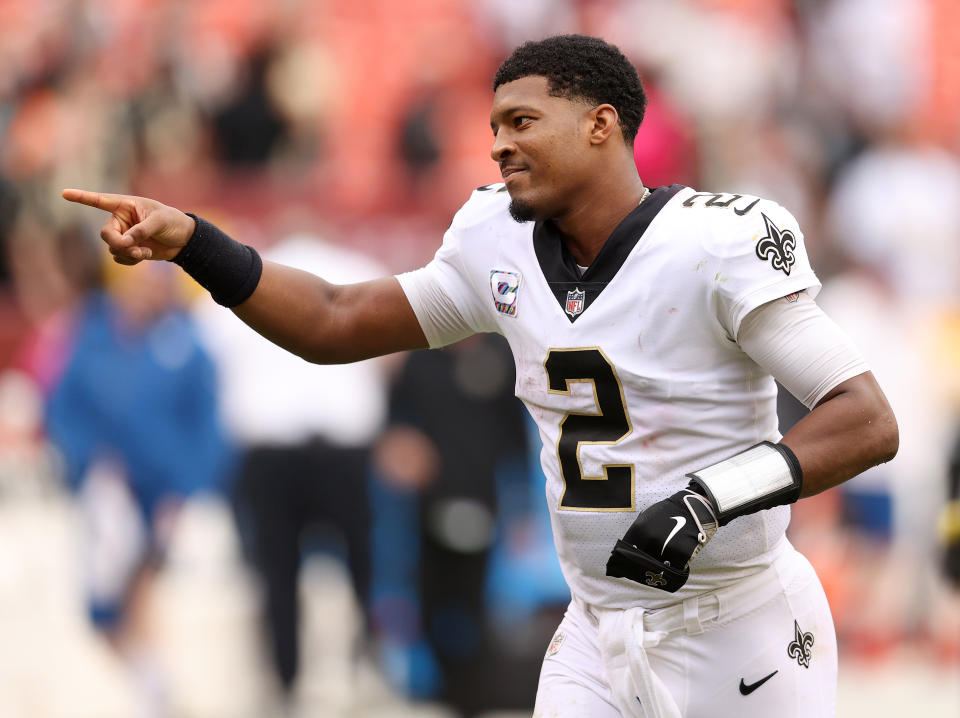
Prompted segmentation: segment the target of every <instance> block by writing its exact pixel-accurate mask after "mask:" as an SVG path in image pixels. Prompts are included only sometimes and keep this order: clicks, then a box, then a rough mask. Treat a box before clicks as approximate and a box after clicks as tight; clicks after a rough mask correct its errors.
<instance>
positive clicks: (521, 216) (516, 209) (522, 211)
mask: <svg viewBox="0 0 960 718" xmlns="http://www.w3.org/2000/svg"><path fill="white" fill-rule="evenodd" d="M536 214H537V213H536V210H535V209H534V208H533V207H532V206H531V205H530V204H528V203H527V202H524V201H523V200H522V199H511V200H510V216H511V217H513V220H514V221H515V222H519V223H520V224H523V223H524V222H532V221H533V220H534V219H536Z"/></svg>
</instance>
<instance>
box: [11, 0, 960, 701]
mask: <svg viewBox="0 0 960 718" xmlns="http://www.w3.org/2000/svg"><path fill="white" fill-rule="evenodd" d="M557 32H583V33H587V34H595V35H600V36H602V37H604V38H606V39H607V40H609V41H611V42H614V43H616V44H617V45H619V46H620V47H621V48H622V49H623V50H624V52H625V53H626V54H627V55H628V56H629V57H630V59H631V60H632V61H633V62H634V63H635V64H636V66H637V68H638V69H639V71H640V73H641V75H642V77H643V78H644V81H645V84H646V87H647V91H648V93H649V98H650V100H649V109H648V112H647V118H646V121H645V122H644V125H643V126H642V127H641V129H640V133H639V136H638V138H637V143H636V159H637V164H638V167H639V170H640V174H641V177H642V178H643V179H644V181H645V183H646V184H647V185H648V186H657V185H660V184H672V183H684V184H690V185H692V186H695V187H697V188H698V189H700V190H709V191H727V192H743V193H751V194H758V195H762V196H765V197H768V198H771V199H774V200H776V201H778V202H780V203H781V204H783V205H785V206H786V207H787V208H788V209H790V210H791V211H792V212H793V213H794V214H795V215H796V216H797V218H798V219H799V221H800V225H801V227H803V229H804V232H805V235H806V242H807V247H808V250H809V253H810V256H811V259H812V261H813V264H814V267H815V268H816V269H817V271H818V273H819V275H820V277H821V279H822V280H823V281H824V285H825V286H824V289H823V292H822V294H821V295H820V300H819V301H820V303H821V304H822V305H823V306H824V307H825V308H826V309H827V310H828V312H829V313H830V314H831V315H832V316H833V317H834V318H835V319H836V320H837V321H838V322H839V323H840V324H841V325H842V326H844V327H845V328H846V330H847V331H848V332H849V333H850V334H851V335H852V336H853V337H854V339H855V340H856V342H857V343H858V345H859V346H860V347H861V349H862V350H863V352H864V353H865V354H866V355H867V358H868V360H869V362H870V363H871V365H872V366H873V369H874V371H875V373H876V374H877V375H878V377H879V379H880V382H881V384H882V385H883V386H884V388H885V390H886V391H887V393H888V396H889V398H890V400H891V403H892V404H893V406H894V409H895V410H896V413H897V416H898V418H899V421H900V427H901V449H900V453H899V455H898V457H897V458H896V459H895V460H894V461H893V462H891V463H890V464H887V465H885V466H883V467H880V468H878V469H875V470H872V471H870V472H868V473H866V474H864V475H862V476H860V477H857V478H856V479H854V480H852V481H850V482H849V483H847V484H845V485H844V486H843V487H841V488H839V489H835V490H833V491H830V492H828V493H827V494H824V495H821V496H819V497H817V498H815V499H810V500H807V501H804V502H802V503H801V504H799V505H798V506H796V507H795V512H794V520H793V523H792V525H791V528H790V537H791V539H792V540H793V541H794V543H795V544H796V545H797V546H798V547H799V548H800V549H801V550H802V551H804V552H805V553H806V554H807V555H808V556H809V557H810V559H811V560H812V562H813V563H814V565H815V566H816V567H817V570H818V572H819V574H820V576H821V578H822V580H823V583H824V585H825V588H826V590H827V593H828V596H829V599H830V602H831V605H832V608H833V611H834V615H835V617H836V622H837V629H838V635H839V640H840V651H841V653H840V658H841V664H840V666H841V674H840V694H839V710H838V715H840V716H849V717H855V716H868V715H869V716H887V715H890V716H900V715H904V714H906V712H907V711H908V710H910V711H913V712H916V711H917V710H921V711H922V712H923V714H924V715H931V716H934V715H936V716H941V715H943V716H956V715H960V588H958V586H960V508H958V507H960V503H958V501H957V494H958V476H960V441H958V436H960V421H958V419H960V411H958V409H960V155H958V152H960V4H957V3H956V2H955V1H954V0H793V1H791V0H670V1H669V2H668V1H667V0H524V2H515V1H508V0H474V1H468V0H406V1H405V2H402V3H401V2H393V1H392V0H313V1H308V0H280V1H273V2H268V1H267V0H198V1H195V2H189V1H188V0H0V241H2V248H3V253H2V257H0V637H2V638H0V716H4V717H6V716H11V717H18V718H19V717H27V718H48V717H49V718H61V717H63V718H86V717H88V716H89V717H91V718H94V717H95V718H112V717H114V716H117V717H118V718H120V717H122V718H129V717H131V716H134V717H137V718H139V717H143V718H181V717H183V718H221V717H223V718H245V717H247V716H250V717H253V716H257V717H261V716H266V717H267V718H271V717H273V716H275V717H276V718H294V717H296V718H299V717H301V716H331V717H335V718H336V717H340V716H378V717H379V716H384V717H389V716H438V717H444V718H456V717H458V716H464V717H470V716H481V715H482V716H486V717H487V718H493V717H499V718H505V717H508V716H509V717H513V716H516V717H519V716H524V715H529V714H530V712H531V710H532V701H533V695H534V692H535V687H536V680H537V674H538V670H539V665H540V661H541V659H542V656H543V653H544V651H545V649H546V647H547V642H548V641H549V639H550V636H551V635H552V633H553V630H554V628H555V626H556V624H557V622H558V621H559V618H560V616H561V615H562V611H563V608H564V606H565V604H566V602H567V600H568V598H569V596H568V593H567V589H566V587H565V585H564V583H563V581H562V578H561V577H560V575H559V569H558V567H557V562H556V558H555V555H554V551H553V546H552V539H551V535H550V529H549V523H548V518H547V515H546V507H545V506H544V501H543V481H544V479H543V477H542V475H541V474H540V470H539V467H538V466H537V465H536V461H535V456H536V443H537V439H536V436H535V432H534V431H533V430H532V427H531V425H530V424H529V422H528V420H527V418H526V417H525V416H524V415H523V414H522V413H521V409H520V406H519V404H518V403H517V402H516V400H515V399H514V398H513V364H512V361H511V359H510V356H509V353H508V352H507V351H506V348H505V346H504V345H503V343H502V342H501V341H499V338H496V337H475V338H472V339H470V340H468V341H465V342H463V343H461V344H459V345H456V346H454V347H450V348H447V349H444V350H442V351H434V352H417V353H413V354H410V355H406V356H398V357H391V358H388V359H384V360H380V361H375V362H366V363H363V364H358V365H355V366H350V367H313V366H309V365H307V364H306V363H304V362H302V361H300V360H299V359H296V358H294V357H290V356H287V355H284V354H283V353H282V352H279V350H276V349H275V348H273V347H271V346H270V345H269V344H268V343H266V342H265V340H262V339H260V338H259V337H257V336H256V335H254V334H253V333H252V332H250V331H249V330H247V329H246V328H245V327H243V325H241V323H240V322H239V321H238V320H236V319H235V318H233V317H232V316H230V313H229V312H228V311H227V310H224V309H222V308H220V307H217V306H215V305H213V304H212V302H210V301H209V300H208V299H207V298H206V297H205V296H203V295H201V293H200V292H199V291H198V290H197V289H196V288H195V287H194V286H191V284H190V282H189V280H188V279H185V278H184V276H183V275H182V274H181V273H179V272H176V271H172V270H173V269H174V268H173V267H171V266H164V265H159V266H157V265H154V264H152V263H151V265H150V266H146V265H141V266H139V267H137V268H134V269H126V268H124V269H118V268H116V267H114V266H113V265H112V264H111V263H108V262H107V261H106V257H107V255H106V252H105V251H103V249H102V247H101V245H100V240H99V238H98V231H99V227H100V225H101V223H102V222H103V220H104V217H103V216H102V215H101V214H100V213H97V212H95V211H93V210H89V209H85V208H80V207H76V206H72V205H69V204H68V203H66V202H64V201H62V200H61V199H60V198H59V190H60V189H61V188H63V187H84V188H90V189H98V190H103V191H109V192H122V193H134V194H141V195H146V196H150V197H154V198H156V199H159V200H160V201H162V202H165V203H167V204H172V205H175V206H177V207H180V208H182V209H184V210H187V211H193V212H196V213H198V214H202V215H204V216H206V217H208V218H209V219H211V220H212V221H214V222H216V223H218V224H219V225H220V226H222V227H223V228H224V229H225V230H227V231H228V232H230V233H231V234H233V235H234V236H235V237H238V238H241V239H242V240H243V241H245V242H247V243H249V244H252V245H254V246H256V247H258V249H260V250H261V251H263V252H264V253H265V255H266V256H268V257H270V258H273V259H276V260H278V261H283V262H287V263H290V264H294V265H296V266H300V267H303V268H305V269H308V270H310V271H314V272H315V273H318V274H321V275H323V276H324V277H326V278H327V279H329V280H331V281H334V282H340V283H343V282H351V281H358V280H362V279H366V278H370V277H374V276H378V275H382V274H384V273H390V272H400V271H406V270H409V269H413V268H416V267H418V266H421V265H422V264H423V263H425V262H426V261H428V260H429V258H430V257H431V256H432V254H433V252H434V251H435V249H436V248H437V246H438V245H439V243H440V238H441V234H442V232H443V230H444V228H445V227H446V225H447V223H448V222H449V220H450V218H451V216H452V214H453V212H454V211H455V210H456V209H457V208H458V207H459V205H460V204H462V202H463V201H465V200H466V198H467V196H468V195H469V193H470V191H471V190H472V189H473V188H475V187H477V186H479V185H483V184H487V183H489V182H493V181H497V180H498V179H499V176H498V173H497V171H496V167H495V165H494V164H493V163H492V162H491V161H490V159H489V149H490V145H491V137H490V129H489V124H488V114H489V106H490V102H491V98H492V93H491V79H492V76H493V74H494V72H495V70H496V67H497V66H498V64H499V63H500V61H501V60H502V59H503V58H504V57H505V56H506V55H507V54H508V53H509V52H510V51H511V50H512V48H513V47H514V46H516V45H517V44H519V43H520V42H522V41H524V40H527V39H536V38H540V37H543V36H546V35H549V34H553V33H557ZM781 404H782V407H781V408H782V412H781V418H782V427H781V428H782V430H784V431H785V430H786V428H787V427H788V426H789V425H790V424H791V423H792V422H794V421H796V420H797V418H799V416H800V415H801V409H800V408H798V405H797V404H796V403H795V402H793V401H792V400H791V399H790V398H789V397H783V400H782V402H781Z"/></svg>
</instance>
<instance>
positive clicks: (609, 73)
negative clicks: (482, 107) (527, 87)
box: [493, 35, 647, 145]
mask: <svg viewBox="0 0 960 718" xmlns="http://www.w3.org/2000/svg"><path fill="white" fill-rule="evenodd" d="M531 75H539V76H541V77H545V78H547V83H548V85H547V86H548V87H549V91H550V94H551V95H554V96H556V97H567V98H570V99H573V98H581V99H584V100H587V101H589V102H592V103H594V104H597V105H601V104H604V103H607V104H610V105H613V106H614V107H615V108H616V110H617V114H618V115H619V116H620V129H621V131H622V132H623V139H624V140H625V141H626V143H627V144H628V145H632V144H633V140H634V138H635V137H636V136H637V130H638V129H639V127H640V123H641V122H642V121H643V113H644V111H645V110H646V108H647V96H646V94H645V93H644V91H643V85H642V84H641V83H640V77H639V75H637V71H636V69H635V68H634V66H633V65H632V64H630V61H629V60H628V59H627V58H626V57H625V56H624V54H623V53H622V52H620V50H619V49H618V48H617V47H616V46H614V45H611V44H610V43H608V42H604V41H603V40H601V39H600V38H596V37H588V36H586V35H554V36H553V37H548V38H546V39H544V40H537V41H531V42H525V43H523V44H522V45H520V47H518V48H517V49H516V50H514V51H513V53H512V54H511V55H510V57H508V58H507V59H506V60H504V61H503V64H502V65H500V69H499V70H497V74H496V75H495V76H494V78H493V90H494V92H496V90H497V88H498V87H500V85H503V84H506V83H508V82H513V81H514V80H519V79H520V78H522V77H529V76H531Z"/></svg>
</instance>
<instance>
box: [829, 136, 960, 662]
mask: <svg viewBox="0 0 960 718" xmlns="http://www.w3.org/2000/svg"><path fill="white" fill-rule="evenodd" d="M957 197H960V163H958V161H957V158H956V157H955V156H954V155H953V154H951V153H949V152H946V151H945V150H941V149H938V148H936V147H932V146H925V145H924V144H922V143H918V142H913V141H910V140H908V139H907V138H905V137H903V136H902V135H901V136H900V137H897V136H894V135H891V134H890V133H887V136H886V137H885V139H884V140H883V141H882V142H881V143H878V144H876V145H873V146H870V147H868V148H867V149H866V150H865V151H864V152H863V153H862V154H861V155H860V156H858V157H857V158H855V159H854V160H853V161H852V162H851V163H850V164H849V165H847V166H846V167H845V168H843V170H842V171H841V172H840V174H839V176H838V178H837V182H836V185H835V187H834V191H833V193H832V195H831V196H830V198H829V201H828V206H827V217H826V219H827V223H828V227H829V234H830V236H831V237H832V238H833V239H834V241H835V242H836V244H837V245H838V246H839V248H840V249H841V250H842V251H843V252H844V253H845V254H846V255H847V256H849V257H850V258H852V260H853V268H852V269H850V270H849V271H846V272H844V273H843V274H841V275H839V276H837V277H835V278H834V279H833V280H832V281H830V282H828V283H827V285H826V286H825V288H824V292H823V297H822V302H823V303H824V306H825V307H828V308H829V310H830V311H831V315H832V316H835V317H836V319H837V322H838V324H840V325H841V326H843V327H844V328H845V329H846V330H847V331H849V332H850V334H851V336H853V337H854V339H855V340H856V341H857V342H858V344H859V345H860V346H862V347H864V349H865V350H867V351H870V349H871V348H873V351H872V352H871V355H872V356H875V361H874V363H875V366H874V370H875V371H876V373H877V376H878V377H880V379H881V380H883V381H884V386H886V387H888V392H889V399H890V404H891V406H893V407H894V410H895V411H896V412H897V416H898V417H901V426H902V432H901V445H900V447H901V448H900V452H899V455H898V456H897V459H896V460H895V461H893V462H891V463H890V464H887V465H884V466H883V467H882V468H876V469H873V470H870V471H867V472H865V473H864V474H862V475H861V476H859V477H857V478H856V479H855V480H853V481H851V482H850V483H849V484H847V485H845V486H844V487H843V491H844V494H845V496H846V500H847V502H860V503H862V502H864V501H870V500H878V499H881V500H882V497H884V496H886V497H887V500H889V501H890V502H891V503H892V506H891V510H892V515H891V522H892V523H891V525H890V529H891V530H892V535H891V537H890V538H891V544H890V548H891V552H890V554H889V555H887V556H880V557H877V556H874V557H873V558H874V560H873V561H872V565H873V566H876V565H878V562H879V563H880V564H881V565H884V566H885V567H886V570H884V571H876V570H872V571H870V572H868V573H867V575H865V576H863V577H862V578H863V580H867V581H874V582H878V584H879V585H878V589H881V590H878V591H877V592H876V593H875V595H876V596H877V597H878V600H876V601H871V602H870V605H869V607H868V608H866V610H860V609H857V610H853V611H851V614H850V618H851V621H852V622H854V623H856V624H859V625H857V626H855V627H853V628H854V630H855V631H858V632H860V633H861V634H863V633H867V634H873V637H872V638H869V642H870V643H876V642H877V640H878V639H879V640H880V642H881V643H887V644H889V642H890V639H891V638H894V637H896V636H897V634H901V635H902V634H911V633H912V634H919V635H920V636H924V637H929V638H932V639H934V640H940V638H939V637H943V638H944V639H948V638H949V631H941V630H940V627H942V626H943V625H945V622H948V621H954V620H955V619H951V618H949V616H950V615H952V614H955V613H956V608H955V607H951V606H950V604H951V603H952V602H951V601H949V599H948V598H947V597H946V596H945V595H944V587H943V584H942V582H941V581H940V580H939V576H938V573H939V572H938V566H937V563H938V562H937V532H936V520H937V515H938V511H939V510H940V507H941V505H942V502H943V497H944V486H945V482H944V478H943V477H944V476H945V475H946V472H947V457H948V455H949V452H950V448H951V440H952V437H951V434H950V431H951V430H952V427H953V425H954V417H955V416H956V413H957V409H958V403H957V400H958V394H957V391H956V388H957V379H956V376H957V372H956V356H951V355H950V353H949V352H944V351H943V348H944V347H943V344H944V343H943V339H942V336H941V335H942V332H943V330H944V327H945V320H946V319H948V318H949V317H950V316H951V315H955V313H956V311H957V308H958V307H957V301H958V298H960V205H958V204H957V201H956V200H957ZM905 563H909V564H910V565H912V566H913V569H912V576H913V578H912V580H911V581H909V582H902V581H901V580H899V576H900V570H901V569H902V566H903V565H904V564H905ZM864 565H865V564H864ZM874 612H879V613H880V614H881V615H874ZM861 637H864V638H868V636H863V635H861Z"/></svg>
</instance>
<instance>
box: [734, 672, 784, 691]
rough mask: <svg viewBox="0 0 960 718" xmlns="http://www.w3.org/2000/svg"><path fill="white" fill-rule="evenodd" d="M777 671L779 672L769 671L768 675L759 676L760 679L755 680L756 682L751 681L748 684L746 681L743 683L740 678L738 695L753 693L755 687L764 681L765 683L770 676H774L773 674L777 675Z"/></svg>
mask: <svg viewBox="0 0 960 718" xmlns="http://www.w3.org/2000/svg"><path fill="white" fill-rule="evenodd" d="M779 672H780V671H779V670H776V671H774V672H773V673H771V674H770V675H769V676H764V677H763V678H761V679H760V680H759V681H757V682H756V683H751V684H750V685H747V684H746V683H744V682H743V679H742V678H741V679H740V695H742V696H748V695H750V694H751V693H753V692H754V691H755V690H757V688H759V687H760V686H762V685H763V684H764V683H766V682H767V681H769V680H770V679H771V678H773V677H774V676H775V675H777V674H778V673H779Z"/></svg>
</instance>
